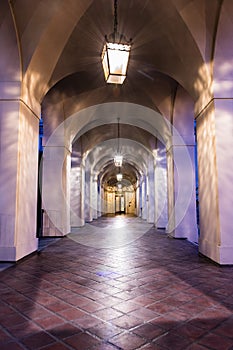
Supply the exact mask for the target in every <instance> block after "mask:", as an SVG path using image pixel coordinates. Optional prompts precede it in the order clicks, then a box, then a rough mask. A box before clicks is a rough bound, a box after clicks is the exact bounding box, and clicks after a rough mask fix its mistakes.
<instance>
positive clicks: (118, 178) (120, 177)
mask: <svg viewBox="0 0 233 350" xmlns="http://www.w3.org/2000/svg"><path fill="white" fill-rule="evenodd" d="M116 178H117V181H121V180H122V178H123V175H122V174H121V173H119V174H117V176H116Z"/></svg>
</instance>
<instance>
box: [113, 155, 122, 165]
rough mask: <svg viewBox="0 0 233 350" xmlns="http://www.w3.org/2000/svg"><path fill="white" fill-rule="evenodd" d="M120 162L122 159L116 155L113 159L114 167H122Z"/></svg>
mask: <svg viewBox="0 0 233 350" xmlns="http://www.w3.org/2000/svg"><path fill="white" fill-rule="evenodd" d="M122 161H123V157H122V156H121V155H119V154H118V155H116V156H115V157H114V164H115V166H117V167H119V166H122Z"/></svg>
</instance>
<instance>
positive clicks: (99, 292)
mask: <svg viewBox="0 0 233 350" xmlns="http://www.w3.org/2000/svg"><path fill="white" fill-rule="evenodd" d="M111 220H114V218H107V219H106V218H104V217H103V218H100V219H98V220H96V222H95V224H96V225H99V227H107V226H106V225H109V227H111V225H112V221H111ZM122 220H123V216H122ZM124 220H132V221H130V222H131V224H132V225H139V226H140V219H137V218H136V219H135V220H136V221H134V219H133V218H130V219H129V218H127V217H124ZM137 220H139V221H138V223H137ZM101 225H102V226H101ZM232 280H233V267H226V268H225V267H224V268H223V267H219V266H217V265H216V264H213V263H212V262H211V261H209V260H207V259H205V258H203V257H201V256H199V255H198V251H197V247H196V246H194V245H192V244H191V243H189V242H187V241H180V240H172V239H168V238H167V237H166V235H165V234H163V233H161V232H157V231H156V230H155V229H154V228H151V229H149V230H148V231H147V233H146V234H144V235H143V236H142V237H141V238H139V239H137V240H135V241H134V242H132V243H131V244H128V245H125V246H122V247H120V248H117V249H106V248H105V249H95V248H94V247H88V246H83V245H81V244H79V243H77V242H75V241H74V240H72V239H70V238H69V236H68V237H65V238H64V239H62V240H56V241H55V243H53V244H52V243H51V244H49V245H48V246H46V247H45V248H44V249H43V250H42V251H41V252H40V254H39V255H36V254H35V255H32V256H30V257H29V258H27V259H24V260H23V261H22V262H20V263H19V264H15V265H14V266H12V267H11V268H10V270H8V269H5V270H4V271H1V272H0V294H1V300H0V349H1V350H6V349H7V350H9V349H10V350H21V349H23V350H37V349H39V350H66V349H69V350H71V349H72V350H77V349H78V350H80V349H82V350H87V349H88V350H89V349H91V350H92V349H93V350H122V349H123V350H134V349H137V350H171V349H172V350H182V349H184V350H207V349H208V350H210V349H211V350H218V349H221V350H225V349H226V350H230V349H231V350H232V349H233V336H232V328H233V316H232V310H233V297H232V294H233V287H232Z"/></svg>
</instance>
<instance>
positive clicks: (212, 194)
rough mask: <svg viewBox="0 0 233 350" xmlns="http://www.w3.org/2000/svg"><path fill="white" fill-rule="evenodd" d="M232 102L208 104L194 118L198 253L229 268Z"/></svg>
mask: <svg viewBox="0 0 233 350" xmlns="http://www.w3.org/2000/svg"><path fill="white" fill-rule="evenodd" d="M232 130H233V99H230V98H229V99H221V98H219V99H215V100H212V101H211V102H210V103H209V104H208V105H207V106H206V108H204V109H203V110H202V112H201V113H200V114H199V115H198V117H197V144H198V177H199V206H200V238H199V251H200V252H201V253H202V254H204V255H206V256H207V257H209V258H210V259H212V260H214V261H216V262H217V263H219V264H233V235H232V208H233V196H232V193H233V171H232V160H233V131H232Z"/></svg>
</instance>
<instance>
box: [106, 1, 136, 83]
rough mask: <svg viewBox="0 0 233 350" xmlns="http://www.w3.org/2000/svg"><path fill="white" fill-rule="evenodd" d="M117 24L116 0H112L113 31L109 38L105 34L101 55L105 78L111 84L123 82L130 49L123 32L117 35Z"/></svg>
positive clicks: (129, 42)
mask: <svg viewBox="0 0 233 350" xmlns="http://www.w3.org/2000/svg"><path fill="white" fill-rule="evenodd" d="M117 24H118V23H117V0H114V31H113V33H112V34H111V35H110V40H108V38H107V36H105V40H106V42H105V45H104V48H103V51H102V55H101V59H102V65H103V70H104V77H105V80H106V82H107V83H111V84H123V82H124V80H125V78H126V73H127V66H128V61H129V53H130V49H131V40H130V41H128V42H127V40H126V38H125V36H124V35H123V34H121V35H119V33H118V31H117Z"/></svg>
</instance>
